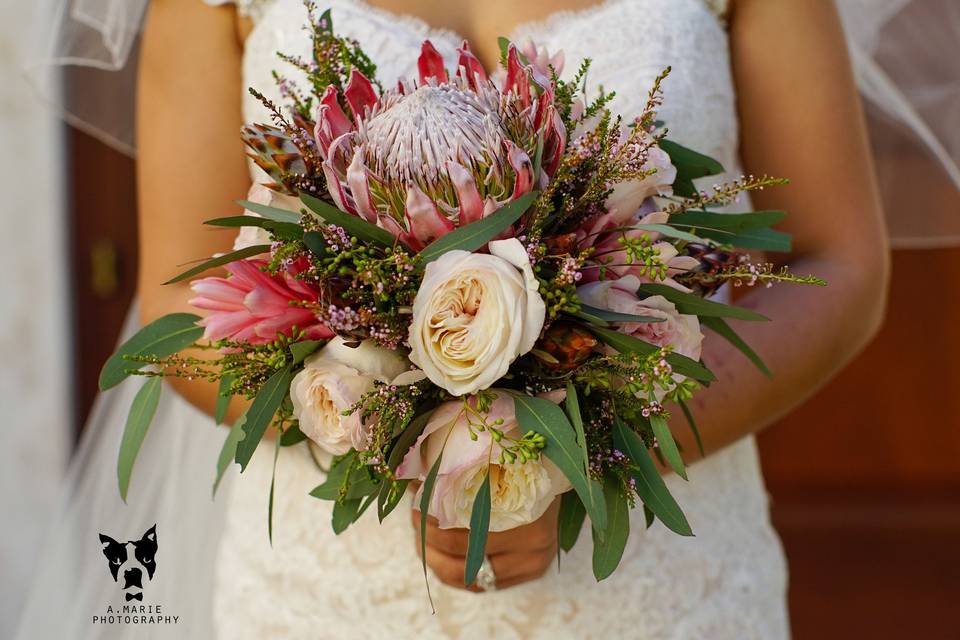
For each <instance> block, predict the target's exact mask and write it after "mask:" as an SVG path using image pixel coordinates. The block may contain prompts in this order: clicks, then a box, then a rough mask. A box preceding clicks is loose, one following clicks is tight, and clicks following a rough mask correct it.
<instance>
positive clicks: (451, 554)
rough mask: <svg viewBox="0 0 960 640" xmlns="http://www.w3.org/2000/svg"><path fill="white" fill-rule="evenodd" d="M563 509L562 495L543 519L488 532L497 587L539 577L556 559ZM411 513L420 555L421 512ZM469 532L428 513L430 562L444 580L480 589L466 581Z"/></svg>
mask: <svg viewBox="0 0 960 640" xmlns="http://www.w3.org/2000/svg"><path fill="white" fill-rule="evenodd" d="M559 511H560V500H559V498H558V499H556V500H554V501H553V504H551V505H550V508H549V509H547V511H546V513H544V514H543V515H542V516H541V517H540V519H539V520H536V521H534V522H531V523H530V524H528V525H524V526H522V527H517V528H516V529H510V530H509V531H502V532H498V533H491V534H489V535H488V536H487V547H486V552H487V557H489V558H490V564H492V565H493V572H494V574H495V575H496V577H497V589H505V588H507V587H512V586H515V585H518V584H522V583H524V582H528V581H530V580H536V579H537V578H539V577H540V576H542V575H543V574H544V573H545V572H546V570H547V569H548V568H549V567H550V563H551V562H556V558H557V515H558V514H559ZM411 514H412V522H413V528H414V530H415V531H416V532H417V536H416V537H417V554H418V555H419V554H420V512H419V511H417V510H413V511H412V512H411ZM468 535H469V530H467V529H441V528H440V527H439V526H437V520H436V519H435V518H434V517H433V516H429V517H427V565H428V566H429V567H430V569H432V570H433V573H434V574H435V575H436V576H437V577H438V578H439V579H440V581H441V582H443V583H444V584H447V585H450V586H451V587H459V588H461V589H467V590H469V591H476V592H479V591H480V589H479V588H478V587H477V586H476V585H471V586H469V587H465V586H464V584H463V572H464V563H465V561H466V555H467V540H468Z"/></svg>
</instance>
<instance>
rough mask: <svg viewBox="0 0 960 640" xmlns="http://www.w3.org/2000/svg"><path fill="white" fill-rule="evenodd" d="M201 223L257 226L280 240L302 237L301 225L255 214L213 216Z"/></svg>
mask: <svg viewBox="0 0 960 640" xmlns="http://www.w3.org/2000/svg"><path fill="white" fill-rule="evenodd" d="M203 224H207V225H210V226H213V227H231V228H237V227H259V228H261V229H264V230H266V231H268V232H270V233H271V234H272V235H274V236H276V237H278V238H280V239H281V240H300V239H302V238H303V227H301V226H300V225H299V224H296V223H293V222H277V221H276V220H269V219H267V218H258V217H256V216H228V217H226V218H214V219H213V220H207V221H206V222H204V223H203Z"/></svg>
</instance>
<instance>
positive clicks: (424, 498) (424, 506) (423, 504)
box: [420, 449, 472, 613]
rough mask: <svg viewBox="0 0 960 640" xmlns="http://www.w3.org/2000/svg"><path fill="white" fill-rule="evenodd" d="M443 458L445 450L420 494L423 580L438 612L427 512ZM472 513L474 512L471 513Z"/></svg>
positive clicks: (431, 468)
mask: <svg viewBox="0 0 960 640" xmlns="http://www.w3.org/2000/svg"><path fill="white" fill-rule="evenodd" d="M441 460H443V450H442V449H441V450H440V455H438V456H437V460H436V462H434V463H433V466H432V467H430V471H429V472H428V473H427V478H426V480H424V481H423V495H421V496H420V560H421V562H422V564H423V581H424V582H426V583H427V598H428V599H429V600H430V608H431V609H433V612H434V613H436V612H437V610H436V608H435V607H434V606H433V595H432V594H431V593H430V580H428V579H427V513H428V512H429V511H430V498H431V497H432V496H433V485H434V484H436V482H437V474H438V473H439V472H440V461H441ZM471 515H472V514H471Z"/></svg>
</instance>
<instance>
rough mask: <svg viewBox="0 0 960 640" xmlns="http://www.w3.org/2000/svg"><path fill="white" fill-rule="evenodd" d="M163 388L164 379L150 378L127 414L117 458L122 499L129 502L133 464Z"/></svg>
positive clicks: (155, 411)
mask: <svg viewBox="0 0 960 640" xmlns="http://www.w3.org/2000/svg"><path fill="white" fill-rule="evenodd" d="M162 388H163V378H160V377H159V376H157V377H152V378H149V379H148V380H147V381H146V382H145V383H144V384H143V386H142V387H140V390H139V391H138V392H137V395H136V397H134V399H133V402H132V403H131V404H130V412H129V413H128V414H127V423H126V424H125V425H124V427H123V437H122V438H121V440H120V455H118V456H117V480H118V481H119V485H120V497H121V498H123V501H124V502H126V501H127V489H129V487H130V476H131V474H132V473H133V463H134V462H136V461H137V454H138V453H140V445H142V444H143V439H144V438H145V437H146V436H147V430H148V429H150V423H151V422H153V416H154V415H155V414H156V413H157V405H158V404H159V403H160V390H161V389H162Z"/></svg>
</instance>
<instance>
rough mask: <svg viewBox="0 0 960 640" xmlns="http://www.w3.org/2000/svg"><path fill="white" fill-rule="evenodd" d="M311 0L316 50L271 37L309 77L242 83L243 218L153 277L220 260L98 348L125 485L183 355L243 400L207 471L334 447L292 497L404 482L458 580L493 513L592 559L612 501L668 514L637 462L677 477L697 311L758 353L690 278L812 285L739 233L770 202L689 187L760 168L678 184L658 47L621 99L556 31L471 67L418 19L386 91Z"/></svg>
mask: <svg viewBox="0 0 960 640" xmlns="http://www.w3.org/2000/svg"><path fill="white" fill-rule="evenodd" d="M308 9H309V12H310V19H311V22H310V25H309V29H310V32H311V34H312V42H313V47H312V59H309V60H301V59H297V58H294V57H290V56H281V58H282V59H283V60H285V61H286V62H288V63H291V64H292V65H294V66H295V67H296V68H297V69H299V72H300V75H301V76H302V77H303V78H305V79H306V84H304V83H302V82H301V83H299V85H298V84H296V83H294V82H292V81H291V80H289V79H288V78H286V77H284V76H281V75H276V76H275V77H276V80H277V82H278V84H279V89H280V94H281V95H282V96H283V98H284V100H285V101H287V102H288V104H284V105H282V106H280V105H277V104H275V103H274V102H272V101H270V100H268V99H267V98H266V97H264V96H263V95H261V94H259V93H257V92H256V91H252V93H253V94H254V95H256V96H257V97H258V98H259V99H260V100H261V101H262V102H263V104H264V105H265V106H266V107H267V108H268V109H269V111H270V113H271V114H272V119H273V122H272V124H252V125H249V126H247V127H245V128H244V129H243V133H242V135H243V139H244V141H245V143H246V145H247V147H248V148H249V150H250V157H251V158H252V159H253V161H254V162H255V163H256V164H257V165H258V166H259V167H260V169H262V170H263V172H264V173H265V174H266V175H267V176H269V180H270V182H269V183H267V184H265V185H257V186H255V187H254V189H253V190H252V192H251V194H252V195H251V196H250V198H249V200H247V201H242V202H241V205H242V206H243V207H244V208H245V209H246V210H247V212H248V215H241V216H233V217H226V218H217V219H215V220H210V221H208V222H207V224H210V225H214V226H219V227H236V228H240V229H241V231H240V235H239V236H238V242H237V245H236V247H235V249H236V250H235V251H233V252H231V253H228V254H226V255H219V256H216V257H214V258H212V259H210V260H207V261H205V262H203V263H202V264H200V265H198V266H196V267H194V268H191V269H189V270H188V271H186V272H185V273H182V274H180V275H179V276H178V277H176V278H174V279H173V280H171V282H178V281H183V280H185V279H189V278H194V277H195V276H199V275H200V274H202V273H204V272H206V271H207V270H210V269H213V268H216V267H222V268H224V269H225V271H226V275H225V276H211V277H205V278H203V279H199V280H195V281H194V282H193V283H192V287H193V290H194V291H195V292H196V297H195V298H194V299H193V300H192V301H191V303H192V305H193V306H195V307H197V308H198V309H202V310H204V311H206V315H205V316H204V317H202V318H201V317H200V316H198V315H193V314H187V313H176V314H171V315H168V316H164V317H162V318H160V319H158V320H156V321H155V322H153V323H151V324H149V325H148V326H146V327H144V328H143V329H142V330H141V331H140V332H139V333H137V334H136V335H134V336H133V337H132V338H131V339H130V340H129V341H127V342H126V343H125V344H124V345H122V346H121V347H120V349H119V350H118V351H117V353H116V354H114V355H113V356H112V357H111V359H110V360H109V361H108V362H107V363H106V365H105V367H104V369H103V372H102V375H101V378H100V386H101V388H102V389H108V388H110V387H113V386H115V385H116V384H118V383H120V382H121V381H123V380H124V378H126V377H127V376H129V375H131V374H137V375H142V376H146V383H145V385H144V386H143V388H142V390H141V391H140V392H139V393H138V395H137V396H136V399H135V400H134V403H133V406H132V407H131V410H130V417H129V419H128V422H127V425H126V430H125V432H124V435H123V439H122V443H121V446H120V454H119V466H118V473H119V481H120V491H121V494H122V496H123V497H124V499H126V491H127V487H128V484H129V480H130V474H131V471H132V467H133V464H134V460H135V458H136V455H137V452H138V450H139V448H140V445H141V443H142V441H143V438H144V436H145V434H146V431H147V428H148V426H149V423H150V420H151V418H152V416H153V413H154V412H155V410H156V407H157V403H158V400H159V395H160V391H161V380H162V377H163V376H178V377H183V378H187V379H196V378H199V379H204V380H210V381H218V382H219V385H220V398H219V402H218V407H217V412H216V416H215V418H216V420H217V422H221V421H222V420H223V419H224V416H225V414H226V408H227V403H228V401H229V399H230V398H231V397H232V396H240V397H242V398H244V399H246V400H248V401H249V406H248V408H247V409H246V411H245V413H244V414H243V416H242V417H241V418H240V419H238V420H237V421H236V422H235V423H234V424H233V427H232V429H231V430H230V432H229V435H228V436H227V438H226V441H225V443H224V446H223V450H222V453H221V455H220V457H219V460H218V461H217V471H218V473H217V483H219V481H220V478H221V477H222V474H223V472H224V471H225V469H226V468H227V467H228V466H229V464H230V462H231V461H235V462H237V463H238V464H239V465H240V467H241V469H243V468H245V467H246V466H247V464H248V463H249V462H250V460H251V457H252V456H253V454H254V451H255V450H256V449H257V447H258V446H260V445H261V444H262V441H263V440H264V435H265V434H266V433H267V431H268V430H273V431H274V432H275V433H276V438H275V440H274V442H273V443H272V445H270V446H275V447H276V451H279V449H280V448H281V447H286V446H293V445H300V444H303V443H304V442H305V441H309V443H311V446H315V447H319V448H320V449H322V450H325V451H326V452H328V453H329V454H330V455H331V456H332V458H331V462H330V465H329V468H327V469H324V471H325V472H326V475H325V478H324V479H323V481H322V482H320V483H319V486H317V487H316V489H314V490H313V491H312V493H311V495H312V496H314V497H316V498H319V499H324V500H332V501H334V506H333V518H332V519H333V528H334V531H335V532H336V533H341V532H343V531H344V530H345V529H347V528H348V527H349V526H350V525H351V523H353V522H355V521H356V520H357V518H359V517H360V516H361V515H363V514H364V513H365V512H366V511H367V510H368V509H369V508H370V507H372V506H374V505H376V512H377V515H378V517H379V518H380V519H381V520H382V519H383V518H385V517H386V516H387V515H388V514H390V513H391V511H392V510H394V508H395V507H396V506H397V504H398V503H399V501H400V499H401V497H402V496H403V494H404V492H405V491H406V490H407V486H408V483H410V482H411V481H419V483H420V485H419V489H418V495H417V497H416V498H415V501H416V504H417V505H418V506H419V509H420V513H421V519H420V522H421V534H422V535H421V543H424V542H425V541H424V540H423V538H424V535H423V533H424V532H425V527H426V519H427V515H428V514H430V515H432V516H435V517H436V518H437V520H438V522H439V526H440V527H444V528H449V527H462V528H469V530H470V533H469V550H468V554H467V562H466V571H465V575H464V583H465V584H468V585H469V584H471V583H473V582H474V579H475V577H476V575H477V571H478V569H479V568H480V566H481V563H482V560H483V550H484V545H485V542H486V538H487V535H488V532H489V531H502V530H506V529H510V528H513V527H517V526H520V525H524V524H527V523H529V522H532V521H533V520H535V519H537V518H539V517H540V516H541V515H542V514H543V513H544V512H545V510H546V509H547V508H548V506H549V505H550V504H551V503H552V502H553V501H554V500H555V499H556V498H557V497H558V496H560V498H559V499H560V505H561V506H560V517H559V523H560V524H559V541H560V546H561V548H562V549H564V550H567V551H569V550H570V549H571V548H572V546H573V545H574V543H575V542H576V540H577V537H578V534H579V532H580V530H581V529H582V526H583V523H584V519H585V518H586V517H587V516H589V518H590V523H591V527H592V531H593V548H594V552H593V568H594V572H595V574H596V577H597V579H603V578H605V577H607V576H608V575H610V574H611V573H612V572H613V571H614V569H615V568H616V566H617V564H618V562H619V560H620V557H621V554H622V552H623V549H624V546H625V544H626V540H627V536H628V535H629V517H628V515H629V513H628V511H629V509H631V508H633V507H642V508H643V510H644V513H645V515H646V522H647V526H650V525H651V524H653V523H654V521H655V520H660V521H661V522H662V523H663V525H665V526H666V527H668V528H669V529H671V530H672V531H674V532H676V533H678V534H680V535H691V534H692V532H691V529H690V526H689V524H688V522H687V520H686V518H685V517H684V514H683V513H682V511H681V509H680V507H679V506H678V504H677V503H676V501H675V500H674V498H673V497H671V495H670V493H669V491H668V490H667V486H666V484H665V483H664V481H663V479H662V478H661V471H660V468H659V466H658V464H657V463H658V462H659V463H660V465H662V466H665V467H668V468H669V469H672V470H673V471H674V472H675V473H677V474H678V475H680V476H682V477H684V478H686V471H685V468H684V462H683V458H682V456H681V451H680V450H679V447H678V446H677V443H676V441H675V440H674V436H673V434H672V432H671V428H672V427H671V422H670V418H671V412H672V411H676V410H679V411H680V412H682V413H683V414H685V416H686V419H687V420H688V421H689V426H690V428H691V429H693V430H694V434H695V435H696V433H697V432H696V426H695V424H694V423H693V420H692V417H691V414H690V411H688V409H687V402H688V401H689V400H690V398H691V397H692V396H693V394H695V393H696V392H697V391H698V389H700V388H701V387H702V386H704V385H708V384H710V382H711V381H712V380H714V374H713V373H712V372H711V371H710V370H709V369H708V368H707V367H706V366H705V365H704V364H703V362H701V360H700V355H701V343H702V340H703V334H702V333H701V330H702V328H703V327H706V328H708V329H710V330H712V331H714V332H716V333H717V334H718V335H720V336H722V337H723V338H725V339H727V340H729V341H730V342H731V343H733V344H734V345H735V346H736V347H737V348H739V349H740V350H741V351H742V352H743V353H744V354H745V355H746V356H747V357H748V358H749V359H750V360H751V361H753V362H754V363H755V364H756V365H757V366H758V367H760V368H761V369H762V370H764V371H765V372H767V370H766V368H765V366H764V364H763V363H762V362H761V360H760V358H759V357H758V356H757V354H756V353H754V352H753V351H752V350H751V349H750V347H749V346H747V345H746V344H745V343H744V342H743V340H741V339H740V338H739V337H738V336H737V334H736V333H735V332H734V331H733V329H731V327H730V325H729V324H727V319H729V318H736V319H740V320H758V321H759V320H766V318H764V317H763V316H761V315H760V314H758V313H756V312H754V311H751V310H748V309H744V308H739V307H736V306H732V305H728V304H724V303H722V302H719V301H716V300H711V299H710V296H711V295H712V294H714V293H715V292H716V291H717V289H718V288H719V287H720V286H721V285H723V284H724V283H728V282H731V283H733V285H740V284H746V285H753V284H755V283H763V284H766V285H768V286H769V285H770V284H771V283H773V282H779V281H787V282H799V283H812V284H822V282H821V281H819V280H818V279H817V278H814V277H797V276H794V275H791V274H790V273H788V272H787V271H786V270H774V268H773V267H772V266H771V265H767V264H754V263H751V262H750V261H749V259H748V257H747V256H745V255H744V254H743V253H741V252H740V250H744V249H757V250H772V251H779V252H785V251H789V249H790V238H789V236H788V235H786V234H784V233H781V232H778V231H775V230H772V229H771V225H773V224H775V223H776V222H778V221H779V220H781V219H782V218H783V216H784V213H783V212H780V211H761V212H754V213H742V214H722V213H719V212H716V211H712V210H711V209H712V208H715V207H720V206H723V205H727V204H730V203H731V202H733V201H734V200H735V199H736V197H737V195H738V194H740V193H741V192H744V191H749V190H752V189H762V188H764V187H767V186H772V185H776V184H780V183H782V182H783V181H782V180H779V179H774V178H769V177H759V178H755V177H744V178H742V179H739V180H736V181H733V182H728V183H723V184H718V185H716V186H714V187H713V188H712V189H710V190H708V191H701V190H699V189H698V188H697V187H696V186H695V184H694V180H696V179H698V178H702V177H705V176H710V175H715V174H720V173H722V172H723V168H722V167H721V166H720V164H719V163H717V162H716V161H715V160H713V159H711V158H709V157H706V156H704V155H702V154H699V153H697V152H695V151H692V150H690V149H687V148H685V147H683V146H681V145H679V144H677V143H675V142H673V141H671V140H670V138H669V137H668V133H667V130H666V129H665V128H664V126H663V124H662V123H660V122H658V121H657V119H656V111H657V108H658V107H659V106H660V104H661V101H662V93H661V82H662V81H663V80H664V78H665V77H666V75H667V72H669V70H667V72H665V73H664V74H663V75H661V77H659V78H657V79H656V81H655V82H654V84H653V87H652V88H651V90H650V93H649V97H648V100H647V103H646V107H645V108H644V110H643V111H642V112H641V113H640V114H639V115H638V116H637V117H636V118H633V119H631V120H629V121H626V120H624V119H623V118H621V117H620V116H617V115H615V114H613V113H611V111H610V109H609V108H608V104H609V102H610V99H611V98H612V97H613V94H612V93H603V92H601V93H600V94H599V95H596V96H594V97H593V98H592V99H589V98H588V97H587V96H586V94H585V93H586V92H585V83H584V79H585V77H586V74H587V72H588V70H589V61H586V62H584V63H583V64H582V65H581V66H580V67H579V69H578V71H577V72H576V73H575V74H574V75H573V77H572V79H571V80H569V81H565V80H561V79H560V77H559V74H560V73H561V70H562V66H563V59H562V56H561V55H554V56H550V55H548V54H547V53H546V52H545V51H543V50H542V49H538V48H537V47H536V46H534V45H532V44H528V45H526V46H524V47H522V48H518V47H517V46H515V45H514V44H513V43H510V42H507V41H506V40H502V41H501V61H500V62H501V67H502V68H500V69H499V70H498V71H497V73H495V74H493V75H488V74H487V71H486V70H485V69H484V68H483V66H482V65H481V64H480V61H479V60H478V59H477V57H476V56H475V55H474V54H473V53H471V50H470V48H469V46H468V44H467V43H466V42H464V43H463V45H462V46H461V48H460V49H459V50H458V54H459V59H458V60H457V62H456V66H455V68H453V69H448V68H446V66H445V63H444V60H443V59H442V57H441V56H440V54H439V53H438V52H437V50H436V49H434V47H433V46H432V45H431V43H430V42H429V41H427V42H424V43H423V47H422V51H421V54H420V57H419V60H418V61H417V68H418V71H419V77H418V78H410V79H407V80H403V81H401V82H399V83H398V84H397V85H396V86H393V87H385V86H383V85H382V84H381V83H380V82H379V81H378V80H377V78H376V69H375V66H374V64H373V63H372V62H371V60H370V59H369V58H368V57H367V56H366V55H365V54H364V52H363V50H362V49H361V47H360V46H359V45H358V43H356V42H354V41H352V40H349V39H346V38H343V37H341V36H338V35H337V34H336V33H335V32H334V31H333V28H332V23H331V16H330V13H329V11H328V12H326V13H323V14H322V15H317V12H316V10H315V7H314V6H313V4H312V3H309V2H308ZM303 87H306V89H304V88H303ZM196 349H201V350H204V351H201V352H199V353H200V355H199V356H198V355H197V353H198V352H197V351H196ZM186 350H190V351H186ZM204 353H207V354H209V355H208V357H204V355H203V354H204ZM767 373H769V372H767ZM696 440H697V441H698V442H699V435H696ZM276 459H277V456H276V453H275V454H274V466H276ZM318 476H319V470H318ZM318 481H319V480H318ZM214 491H216V485H215V486H214ZM273 491H274V489H273V487H272V486H271V489H270V505H271V510H272V504H273ZM268 517H270V518H271V522H270V531H271V535H272V516H268ZM424 570H426V565H424Z"/></svg>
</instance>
